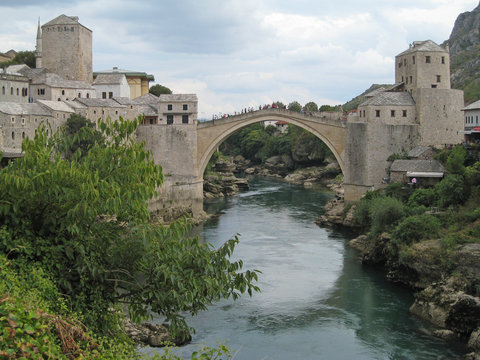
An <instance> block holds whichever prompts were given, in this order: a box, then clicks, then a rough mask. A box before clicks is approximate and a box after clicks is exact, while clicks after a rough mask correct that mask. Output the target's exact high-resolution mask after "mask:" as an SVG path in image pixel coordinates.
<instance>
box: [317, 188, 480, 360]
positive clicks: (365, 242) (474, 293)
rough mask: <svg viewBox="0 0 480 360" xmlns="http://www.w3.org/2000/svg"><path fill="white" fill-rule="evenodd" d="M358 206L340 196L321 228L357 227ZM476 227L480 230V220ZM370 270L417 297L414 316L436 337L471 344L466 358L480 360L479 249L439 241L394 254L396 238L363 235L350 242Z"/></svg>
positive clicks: (328, 206) (476, 245) (328, 208)
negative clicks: (377, 269)
mask: <svg viewBox="0 0 480 360" xmlns="http://www.w3.org/2000/svg"><path fill="white" fill-rule="evenodd" d="M354 211H355V205H353V206H349V205H347V206H345V204H344V202H343V199H342V198H340V197H337V198H335V199H333V200H331V201H330V202H329V203H327V204H326V205H325V214H324V215H322V216H321V217H320V218H319V219H318V220H317V223H318V224H320V225H323V226H325V225H328V226H342V227H349V228H357V229H358V230H359V231H360V228H359V227H358V224H357V223H355V219H354V215H353V214H354ZM474 226H477V227H478V226H480V221H477V224H476V225H474ZM349 245H350V246H351V247H353V248H355V249H357V250H358V251H359V259H360V261H361V263H362V264H363V265H365V266H379V267H382V268H383V269H384V272H385V275H386V277H387V279H389V280H390V281H392V282H394V283H398V284H401V285H403V286H407V287H408V288H409V289H411V290H412V291H414V292H415V300H414V302H413V304H412V305H411V307H410V309H409V311H410V313H411V314H414V315H415V316H417V317H419V318H421V319H423V320H425V321H427V322H428V323H430V324H431V328H430V330H429V333H430V334H431V335H432V336H435V337H438V338H440V339H443V340H445V341H447V342H449V341H454V342H457V341H460V342H463V343H464V344H466V346H467V348H468V350H469V351H471V353H469V354H468V355H467V356H466V359H480V298H479V294H480V286H479V280H480V244H479V243H470V244H464V245H459V246H455V247H452V248H446V247H445V245H444V242H442V241H440V240H439V239H429V240H425V241H420V242H417V243H414V244H412V245H411V246H409V247H408V248H406V249H403V250H402V251H400V252H399V253H395V252H394V251H392V246H391V235H390V234H389V233H386V232H383V233H381V234H379V235H376V236H372V235H370V234H362V235H360V236H358V237H356V238H355V239H353V240H351V241H350V242H349Z"/></svg>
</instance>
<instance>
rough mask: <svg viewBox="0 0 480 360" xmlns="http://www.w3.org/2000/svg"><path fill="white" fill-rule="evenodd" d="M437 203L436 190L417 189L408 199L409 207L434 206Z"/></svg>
mask: <svg viewBox="0 0 480 360" xmlns="http://www.w3.org/2000/svg"><path fill="white" fill-rule="evenodd" d="M436 202H437V193H436V191H435V189H434V188H425V189H416V190H415V191H414V192H413V194H412V195H411V196H410V198H409V199H408V206H410V207H414V206H419V205H423V206H426V207H431V206H434V205H435V204H436Z"/></svg>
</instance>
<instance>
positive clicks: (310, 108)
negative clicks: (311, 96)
mask: <svg viewBox="0 0 480 360" xmlns="http://www.w3.org/2000/svg"><path fill="white" fill-rule="evenodd" d="M303 108H304V109H305V111H309V112H317V111H318V105H317V104H315V103H314V102H313V101H310V102H308V103H306V104H305V106H304V107H303Z"/></svg>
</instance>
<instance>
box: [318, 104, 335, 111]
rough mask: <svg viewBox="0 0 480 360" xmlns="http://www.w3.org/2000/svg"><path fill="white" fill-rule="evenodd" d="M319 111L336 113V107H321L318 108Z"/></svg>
mask: <svg viewBox="0 0 480 360" xmlns="http://www.w3.org/2000/svg"><path fill="white" fill-rule="evenodd" d="M319 111H338V107H337V106H332V105H322V106H320V110H319Z"/></svg>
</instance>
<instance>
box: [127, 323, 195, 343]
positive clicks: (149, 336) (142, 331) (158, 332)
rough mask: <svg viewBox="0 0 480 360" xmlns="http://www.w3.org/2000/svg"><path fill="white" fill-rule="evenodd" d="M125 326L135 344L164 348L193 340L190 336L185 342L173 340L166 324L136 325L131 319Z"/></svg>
mask: <svg viewBox="0 0 480 360" xmlns="http://www.w3.org/2000/svg"><path fill="white" fill-rule="evenodd" d="M124 326H125V332H126V334H127V336H128V337H129V338H130V339H132V341H133V342H134V343H135V344H140V345H145V346H151V347H162V346H166V345H172V344H175V345H183V344H185V343H187V342H189V341H190V340H191V337H190V336H187V337H186V339H185V340H181V339H175V338H173V337H172V336H171V334H170V332H169V331H168V326H167V325H165V324H152V323H142V324H136V323H134V322H132V321H131V320H129V319H125V321H124Z"/></svg>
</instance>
